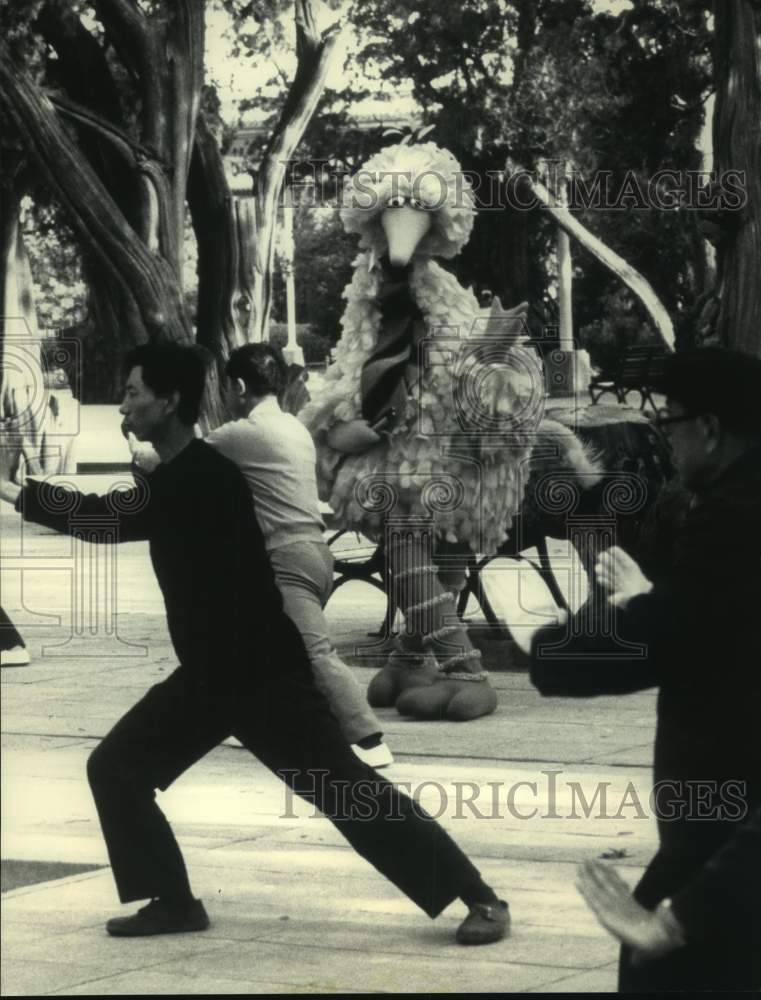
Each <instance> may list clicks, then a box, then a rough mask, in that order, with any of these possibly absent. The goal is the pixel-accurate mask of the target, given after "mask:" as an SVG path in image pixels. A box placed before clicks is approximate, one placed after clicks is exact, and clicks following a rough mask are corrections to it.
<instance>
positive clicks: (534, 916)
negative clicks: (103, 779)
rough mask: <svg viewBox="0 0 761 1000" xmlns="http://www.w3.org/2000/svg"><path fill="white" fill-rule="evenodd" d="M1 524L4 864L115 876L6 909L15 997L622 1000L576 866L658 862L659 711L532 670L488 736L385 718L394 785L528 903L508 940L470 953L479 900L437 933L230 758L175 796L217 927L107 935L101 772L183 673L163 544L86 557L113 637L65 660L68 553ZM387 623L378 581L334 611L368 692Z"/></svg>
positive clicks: (310, 819)
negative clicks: (471, 914) (22, 663)
mask: <svg viewBox="0 0 761 1000" xmlns="http://www.w3.org/2000/svg"><path fill="white" fill-rule="evenodd" d="M0 508H2V509H1V510H0V520H1V521H2V524H1V525H0V526H1V527H2V529H3V549H2V556H3V574H2V584H3V604H4V607H5V608H6V610H7V611H8V612H9V613H10V614H11V616H12V617H13V618H14V620H16V623H17V624H18V625H19V627H20V628H21V631H22V632H23V633H24V635H25V638H26V639H27V642H28V645H29V647H30V651H31V653H32V656H33V663H32V665H31V666H29V667H24V668H17V669H12V668H8V669H5V670H3V672H2V696H3V699H2V709H3V711H2V734H3V735H2V744H3V758H2V771H3V773H2V777H3V783H2V817H3V825H2V857H3V858H7V859H26V860H40V861H66V862H83V863H96V864H98V863H99V864H103V865H104V868H103V869H102V870H98V871H90V872H86V873H84V874H80V875H74V876H70V877H68V878H63V879H58V880H55V881H52V882H48V883H43V884H38V885H29V886H24V887H21V888H18V889H15V890H12V891H11V892H8V893H6V894H4V895H3V898H2V945H3V982H2V993H3V995H4V996H6V995H7V996H20V995H37V996H53V995H66V996H73V995H89V996H104V995H140V994H148V995H154V994H181V995H190V994H199V995H202V994H225V993H232V994H235V993H245V994H252V993H265V992H274V993H297V992H307V993H309V992H324V993H327V992H336V993H351V992H367V991H382V992H386V991H388V992H423V993H425V992H453V993H458V992H463V993H465V992H467V993H472V992H580V993H590V992H601V991H607V990H612V989H615V978H616V977H615V966H616V952H617V949H616V947H615V944H614V943H613V941H612V940H611V939H610V938H609V937H608V935H607V934H606V933H605V932H604V931H603V930H601V928H600V927H599V926H598V925H597V923H596V922H595V920H594V918H593V917H592V916H591V915H590V914H589V913H588V911H587V909H586V907H585V905H584V903H583V902H582V900H581V898H580V897H579V896H578V894H577V893H576V891H575V889H574V886H573V880H574V872H575V868H576V866H577V864H578V863H579V862H580V861H582V860H585V859H588V858H597V857H600V856H607V857H611V858H613V859H616V860H615V863H616V864H617V865H618V866H619V869H620V870H621V871H622V873H623V874H624V877H625V878H627V880H629V881H634V880H635V879H636V878H637V877H638V875H639V873H640V872H641V870H642V867H643V866H644V864H645V863H646V862H647V860H648V858H649V857H650V855H651V854H652V853H653V850H654V847H655V841H656V836H655V829H654V824H653V822H652V820H651V819H650V818H649V815H646V814H649V808H648V803H647V793H648V788H649V777H650V775H649V771H650V763H651V748H652V737H653V725H654V711H655V705H654V694H653V693H651V692H648V693H643V694H638V695H633V696H629V697H627V698H621V699H610V698H599V699H594V700H589V701H563V700H543V699H542V698H540V697H539V695H538V694H537V693H536V692H535V691H534V690H533V689H532V687H531V685H530V683H529V681H528V678H527V676H526V674H525V673H522V672H501V673H496V674H492V681H493V683H494V684H495V686H496V687H497V688H498V689H499V692H500V706H499V709H498V711H497V712H496V713H495V714H494V715H493V716H491V717H489V718H486V719H482V720H479V721H476V722H472V723H464V724H455V723H423V722H412V721H409V720H406V719H402V718H400V717H399V716H398V715H397V714H396V712H395V711H393V710H385V711H382V712H381V713H380V714H381V716H382V721H383V723H384V728H385V731H386V734H387V739H388V742H389V744H390V745H391V747H392V749H393V751H394V753H395V755H396V763H395V765H394V766H393V768H391V769H389V770H388V771H387V772H386V774H387V775H388V777H389V778H391V779H392V780H394V781H397V782H400V783H404V787H405V788H407V789H408V790H409V791H410V793H411V794H413V795H414V796H415V798H416V799H417V800H418V801H420V802H421V804H422V805H424V806H425V807H426V808H427V809H428V810H429V811H430V812H432V813H433V814H434V815H437V816H439V818H440V821H441V822H442V824H443V825H444V826H445V827H446V828H447V829H448V830H449V831H450V832H451V833H452V834H453V836H454V837H455V838H456V839H457V840H458V842H459V843H460V844H461V845H462V847H463V848H464V849H465V850H466V852H467V853H468V854H469V855H470V856H471V857H472V858H473V860H474V861H475V863H476V864H477V865H478V867H479V868H480V869H481V870H482V872H483V874H484V877H485V878H486V879H487V881H489V882H491V883H493V884H494V885H495V886H496V887H497V888H498V889H499V890H500V892H501V893H502V894H503V895H504V896H505V897H506V898H508V899H509V901H510V905H511V910H512V912H513V921H514V927H513V933H512V935H511V937H510V938H509V939H507V940H505V941H504V942H501V943H499V944H497V945H492V946H489V947H485V948H477V949H463V948H460V947H458V946H457V945H456V944H455V943H454V938H453V936H454V931H455V928H456V927H457V924H458V923H459V921H460V919H461V918H462V916H463V914H464V908H463V907H462V905H461V904H459V903H455V904H453V905H452V906H451V907H450V908H449V909H448V910H447V911H446V912H445V913H444V914H443V915H442V917H440V918H439V919H438V920H437V921H435V922H431V921H429V920H428V918H427V917H425V916H424V915H423V914H421V913H420V912H419V911H417V909H416V907H415V906H414V905H413V904H412V903H411V902H409V901H408V900H407V899H406V897H404V896H402V895H401V894H400V893H399V892H398V891H397V890H396V889H395V888H394V887H393V886H391V885H389V884H387V883H386V882H385V881H384V880H383V879H382V878H381V877H380V876H379V875H378V874H377V873H376V872H375V871H374V870H373V869H372V868H371V867H370V866H368V865H367V864H366V863H365V862H364V861H363V860H362V859H360V858H359V857H357V856H356V855H354V853H353V852H352V851H351V849H349V848H348V847H347V846H346V845H345V842H344V841H343V840H342V838H341V836H340V834H338V833H337V831H336V830H335V828H334V827H333V826H332V825H331V824H330V823H329V822H328V821H327V820H325V819H323V818H321V817H316V816H313V815H312V812H311V808H310V807H309V806H307V805H306V804H305V803H302V802H300V801H291V800H289V799H288V797H287V795H286V792H285V790H284V788H283V786H282V785H281V784H280V782H279V781H278V780H277V779H276V778H274V777H273V776H272V775H270V774H269V772H267V771H266V770H265V769H264V768H262V767H261V765H259V764H258V762H256V761H255V760H253V758H251V756H250V755H249V754H248V753H247V752H246V751H244V750H243V749H242V748H240V747H239V746H237V745H235V741H228V742H227V743H226V744H224V745H222V746H221V747H219V748H217V749H216V750H215V751H213V752H212V753H211V754H209V755H208V756H207V757H206V758H205V759H204V760H203V761H201V762H200V763H199V764H197V765H196V766H195V767H194V768H192V769H191V770H190V771H189V772H188V773H187V774H186V775H184V776H183V777H182V778H181V779H180V780H179V781H178V782H177V783H176V784H175V786H173V787H172V788H171V789H170V790H169V791H168V792H167V793H164V794H160V801H161V804H162V808H163V809H164V810H165V811H166V813H167V814H168V816H169V818H170V819H171V821H172V823H173V826H174V828H175V830H176V832H177V835H178V839H179V840H180V843H181V845H182V847H183V849H184V851H185V854H186V858H187V861H188V867H189V870H190V873H191V878H192V882H193V887H194V890H195V892H196V894H197V895H199V896H201V897H202V898H203V899H204V900H205V902H206V904H207V909H208V910H209V913H210V916H211V920H212V927H211V929H210V930H209V931H207V932H206V933H204V934H196V935H185V936H183V935H178V936H172V937H164V938H159V939H147V940H121V941H118V940H113V939H111V938H109V937H108V936H107V935H106V934H105V932H104V930H103V923H104V921H105V920H106V919H107V918H108V917H109V916H113V915H115V914H116V913H118V912H119V910H120V907H119V904H118V901H117V899H116V894H115V890H114V887H113V883H112V879H111V874H110V871H109V869H108V868H107V867H106V866H107V858H106V855H105V851H104V847H103V844H102V840H101V836H100V829H99V826H98V822H97V817H96V815H95V811H94V807H93V805H92V802H91V799H90V795H89V790H88V788H87V783H86V778H85V761H86V759H87V756H88V754H89V752H90V751H91V749H92V748H93V747H94V746H95V745H96V743H97V741H98V739H99V738H100V737H102V736H103V735H104V734H105V732H106V731H107V730H108V728H109V727H110V725H111V724H112V723H113V722H114V721H115V720H116V719H117V718H118V716H119V715H120V714H121V713H122V712H123V711H124V710H125V709H126V708H128V707H129V706H130V705H131V704H132V703H133V702H134V701H135V700H136V699H137V697H139V695H140V694H141V693H142V692H143V691H144V690H145V689H146V688H147V687H148V686H149V684H151V683H152V682H154V681H155V680H158V679H160V678H161V677H162V676H166V674H167V672H169V671H170V670H171V669H172V668H173V666H174V660H173V654H172V650H171V647H170V645H169V641H168V637H167V634H166V628H165V625H164V619H163V611H162V606H161V597H160V594H159V593H158V590H157V587H156V584H155V581H154V580H153V578H152V574H151V571H150V567H149V564H148V558H147V547H146V546H144V545H141V544H130V545H125V546H121V547H120V548H119V550H118V556H117V561H116V563H115V564H113V565H111V564H108V563H104V562H103V560H102V559H101V560H100V562H97V565H96V563H91V564H90V565H91V566H94V567H95V569H94V572H96V573H98V574H101V576H99V579H100V580H101V581H103V580H105V579H106V577H107V576H108V574H110V573H113V580H114V581H115V600H116V605H117V608H118V611H119V616H118V628H117V633H116V634H115V635H108V634H106V633H105V632H104V629H103V621H102V620H101V621H100V622H99V623H98V629H97V630H96V634H94V635H89V633H88V631H87V629H85V634H84V635H83V636H82V637H81V638H79V639H78V640H77V642H75V643H71V642H70V643H69V645H68V646H66V647H65V648H60V649H58V650H56V649H53V648H50V647H52V646H54V645H55V644H60V643H62V642H63V641H65V639H66V637H67V636H68V635H69V633H70V626H71V620H72V613H73V612H72V588H71V586H70V581H71V579H72V577H73V576H74V575H75V571H74V569H73V567H74V562H73V557H72V550H71V548H70V547H69V546H70V543H69V542H68V540H67V539H63V538H60V537H58V536H54V535H52V534H50V533H47V532H45V531H44V530H42V529H38V528H34V527H32V528H29V526H24V530H23V534H22V533H21V532H20V527H19V522H18V518H17V517H16V516H15V515H14V514H13V512H12V511H11V510H10V508H8V507H7V505H0ZM85 548H88V547H85ZM100 551H103V550H100ZM104 586H105V584H104ZM83 604H84V602H83V600H82V594H81V593H80V606H83ZM383 610H384V601H383V598H382V595H381V594H380V593H379V592H377V591H375V590H373V589H371V588H370V587H368V586H366V585H364V584H359V583H357V584H348V585H346V586H345V587H344V588H342V589H341V590H340V591H339V592H338V593H337V594H336V596H335V597H334V598H333V600H332V601H331V603H330V605H329V608H328V617H329V620H330V622H331V626H332V628H333V633H334V636H335V637H336V640H337V642H338V643H339V646H340V648H341V650H342V651H343V652H344V653H345V654H346V656H347V657H348V658H349V659H350V660H352V661H353V662H358V663H363V664H365V665H363V666H357V667H356V668H355V669H356V674H357V677H358V678H359V679H360V681H362V682H364V683H367V682H368V681H369V679H370V678H371V676H372V673H373V671H372V669H371V668H370V667H369V666H368V665H367V664H368V661H367V660H357V659H356V653H357V647H358V646H360V645H363V644H365V643H368V642H370V641H372V640H369V639H367V637H366V633H367V632H368V631H369V630H371V629H373V628H375V627H377V625H378V623H379V622H380V620H381V618H382V615H383ZM471 611H473V609H469V614H470V613H471ZM74 613H75V614H76V613H78V612H77V606H76V604H75V607H74ZM56 616H59V617H58V618H56ZM90 620H92V619H90ZM128 644H133V645H128ZM43 647H46V648H45V652H44V654H43ZM495 648H497V649H498V648H499V644H497V646H496V647H495ZM67 653H69V654H74V655H61V654H67ZM508 662H510V661H508ZM595 795H597V799H595V798H594V797H595ZM125 912H126V910H125Z"/></svg>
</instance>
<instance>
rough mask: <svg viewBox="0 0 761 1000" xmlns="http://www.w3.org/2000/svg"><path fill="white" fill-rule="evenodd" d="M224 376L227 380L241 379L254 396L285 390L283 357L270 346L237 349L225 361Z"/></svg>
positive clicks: (277, 394) (253, 345)
mask: <svg viewBox="0 0 761 1000" xmlns="http://www.w3.org/2000/svg"><path fill="white" fill-rule="evenodd" d="M225 374H226V375H227V377H228V378H229V379H236V378H239V379H243V382H244V383H245V385H246V388H247V389H248V391H249V392H252V393H253V394H254V395H255V396H266V395H268V394H269V393H274V394H275V395H276V396H279V395H280V394H281V393H282V391H283V389H284V388H285V383H286V380H287V375H288V370H287V368H286V364H285V361H284V360H283V355H282V354H281V353H280V351H279V350H278V349H277V348H276V347H273V346H272V344H266V343H259V344H244V345H243V347H237V348H236V349H235V350H234V351H233V352H232V354H231V355H230V357H229V358H228V360H227V365H226V366H225Z"/></svg>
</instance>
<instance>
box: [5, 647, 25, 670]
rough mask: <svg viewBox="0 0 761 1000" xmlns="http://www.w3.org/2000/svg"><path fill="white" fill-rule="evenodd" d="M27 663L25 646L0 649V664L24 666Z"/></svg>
mask: <svg viewBox="0 0 761 1000" xmlns="http://www.w3.org/2000/svg"><path fill="white" fill-rule="evenodd" d="M27 663H29V650H28V649H27V648H26V646H14V647H13V649H0V666H3V667H25V666H26V665H27Z"/></svg>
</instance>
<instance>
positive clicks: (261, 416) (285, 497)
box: [206, 396, 325, 551]
mask: <svg viewBox="0 0 761 1000" xmlns="http://www.w3.org/2000/svg"><path fill="white" fill-rule="evenodd" d="M206 441H207V442H208V443H209V444H210V445H211V446H212V447H214V448H216V449H217V450H218V451H220V452H221V453H222V454H223V455H225V456H226V457H227V458H229V459H230V460H231V461H233V462H235V464H236V465H237V466H238V468H239V469H240V470H241V472H242V473H243V475H244V476H245V478H246V482H247V483H248V485H249V488H250V490H251V493H252V495H253V498H254V507H255V510H256V517H257V520H258V522H259V527H260V528H261V529H262V534H263V535H264V542H265V545H266V546H267V549H268V551H272V550H273V549H276V548H280V547H281V546H283V545H290V544H292V543H293V542H302V541H318V542H322V541H323V536H322V533H323V531H324V530H325V525H324V523H323V520H322V517H321V516H320V503H319V498H318V496H317V480H316V475H315V464H316V461H317V455H316V453H315V449H314V442H313V441H312V436H311V434H310V433H309V431H308V430H307V429H306V427H305V426H304V425H303V424H302V423H301V421H300V420H298V419H297V418H296V417H294V416H293V415H292V414H290V413H283V411H282V410H281V409H280V405H279V404H278V401H277V399H276V398H275V396H266V397H265V398H264V399H263V400H262V401H261V403H258V404H257V405H256V406H255V407H254V408H253V410H252V411H251V412H250V413H249V415H248V416H247V417H243V418H242V419H240V420H231V421H229V422H228V423H226V424H222V426H221V427H218V428H217V429H216V430H215V431H212V432H211V434H209V435H208V437H207V438H206Z"/></svg>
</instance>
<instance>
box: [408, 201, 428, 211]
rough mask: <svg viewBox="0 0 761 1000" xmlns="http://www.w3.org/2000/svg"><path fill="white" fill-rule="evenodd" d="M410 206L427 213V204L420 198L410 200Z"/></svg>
mask: <svg viewBox="0 0 761 1000" xmlns="http://www.w3.org/2000/svg"><path fill="white" fill-rule="evenodd" d="M410 206H411V207H412V208H417V209H418V210H419V211H421V212H424V211H425V202H422V201H421V200H420V199H419V198H410Z"/></svg>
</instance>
